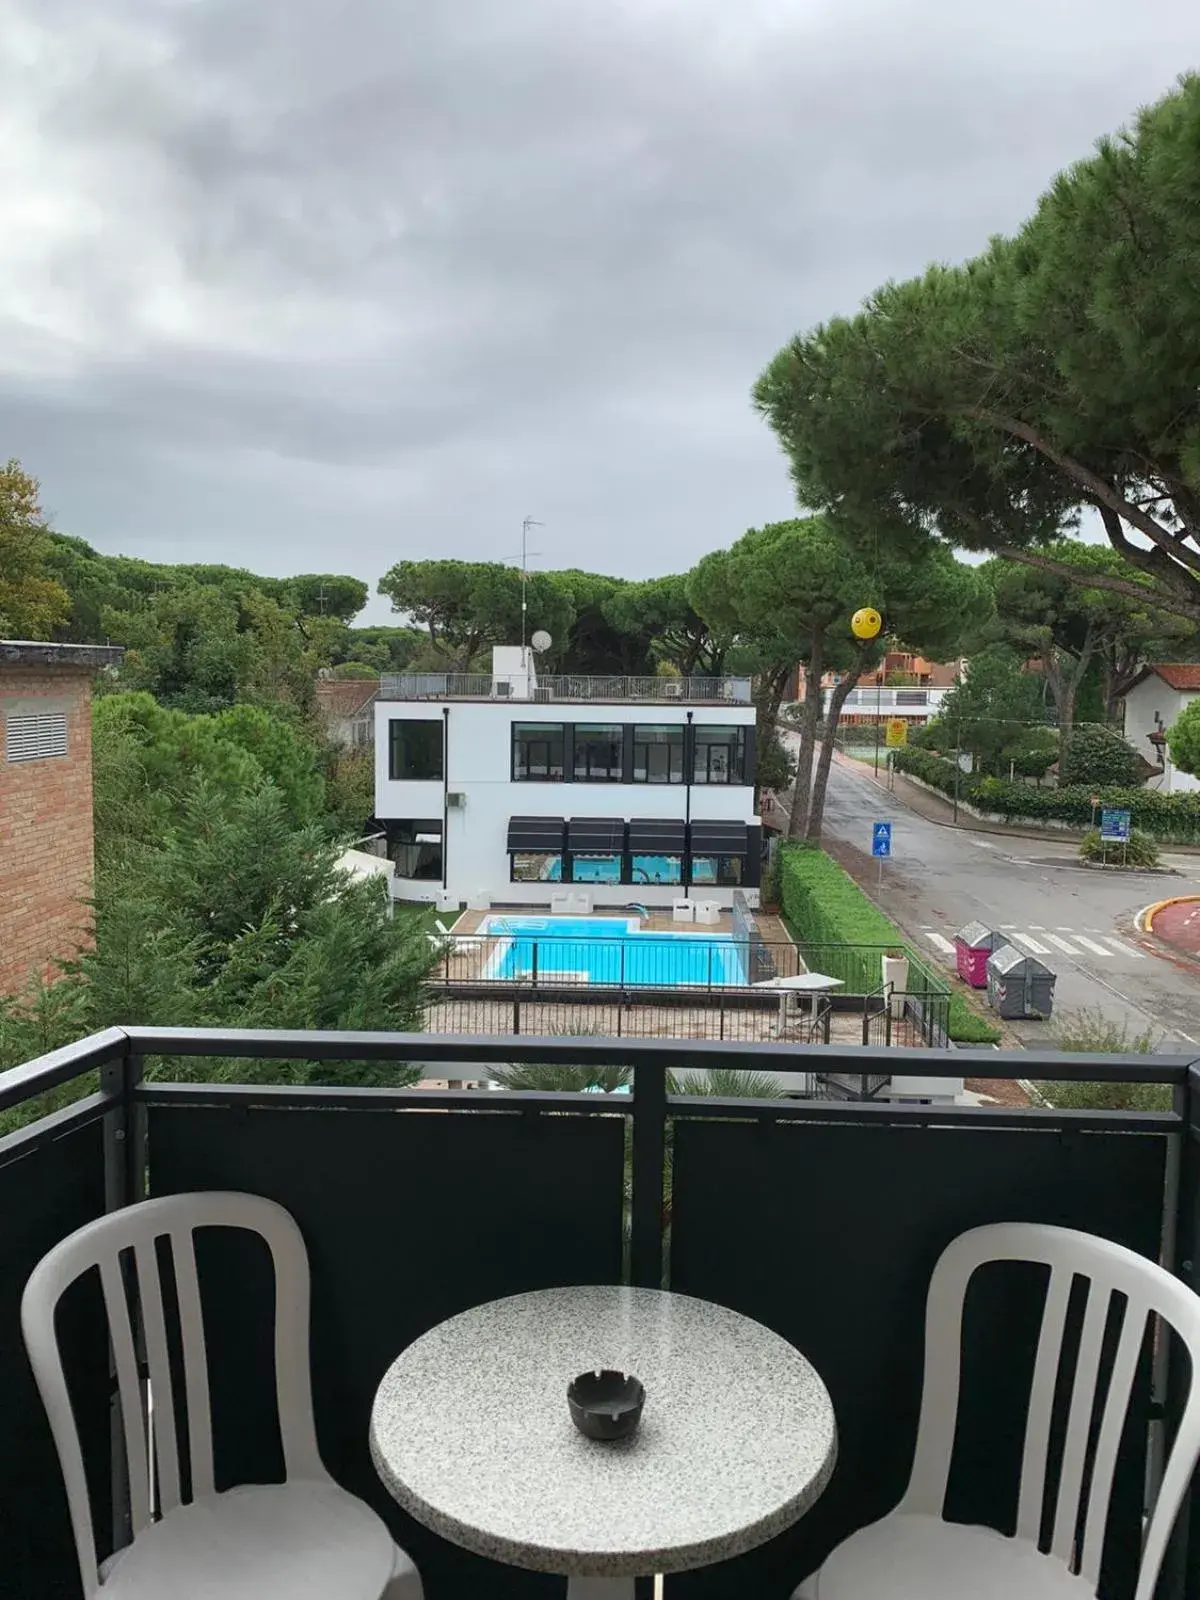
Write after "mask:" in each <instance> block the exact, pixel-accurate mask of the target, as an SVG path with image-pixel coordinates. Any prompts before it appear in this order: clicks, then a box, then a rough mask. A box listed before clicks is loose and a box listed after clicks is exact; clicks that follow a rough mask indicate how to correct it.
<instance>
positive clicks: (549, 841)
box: [508, 817, 566, 855]
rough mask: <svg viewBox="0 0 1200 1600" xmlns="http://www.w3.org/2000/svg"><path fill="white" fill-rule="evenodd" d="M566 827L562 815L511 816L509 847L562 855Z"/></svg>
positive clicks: (509, 822)
mask: <svg viewBox="0 0 1200 1600" xmlns="http://www.w3.org/2000/svg"><path fill="white" fill-rule="evenodd" d="M565 828H566V823H565V822H564V821H563V819H562V818H561V817H510V818H509V821H508V848H509V849H510V850H521V851H531V852H542V853H549V854H551V855H561V854H562V847H563V830H564V829H565Z"/></svg>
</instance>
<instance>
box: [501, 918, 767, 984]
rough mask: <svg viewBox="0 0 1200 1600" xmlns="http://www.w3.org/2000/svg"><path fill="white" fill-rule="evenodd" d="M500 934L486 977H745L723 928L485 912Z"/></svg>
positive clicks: (652, 980)
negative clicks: (669, 929)
mask: <svg viewBox="0 0 1200 1600" xmlns="http://www.w3.org/2000/svg"><path fill="white" fill-rule="evenodd" d="M480 931H481V932H482V933H486V934H489V935H492V936H497V935H498V936H499V942H498V945H497V949H496V953H495V955H494V957H493V958H492V962H491V963H490V966H489V970H488V976H489V977H491V978H530V977H532V976H533V973H534V970H535V963H536V971H537V975H538V977H539V978H548V979H551V980H553V981H556V982H559V983H568V982H570V981H571V980H572V979H575V981H577V982H579V983H615V984H621V983H637V984H664V985H679V986H681V987H683V986H687V985H692V984H702V985H704V986H705V987H707V986H708V985H710V984H712V985H714V986H716V985H726V984H742V983H745V982H746V969H745V961H744V954H743V947H742V946H741V945H740V944H738V943H736V942H735V941H734V940H733V939H732V938H731V937H730V935H729V934H727V933H643V932H642V930H641V928H640V927H639V926H638V923H637V921H636V919H631V918H628V917H519V916H518V917H506V916H490V917H488V919H487V921H486V922H485V923H484V925H483V927H482V928H481V930H480Z"/></svg>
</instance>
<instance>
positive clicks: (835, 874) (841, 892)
mask: <svg viewBox="0 0 1200 1600" xmlns="http://www.w3.org/2000/svg"><path fill="white" fill-rule="evenodd" d="M779 854H780V858H781V861H782V871H781V885H782V906H783V915H784V919H785V921H786V922H787V924H788V927H789V928H790V929H791V931H792V934H793V936H794V937H795V938H796V940H797V941H798V942H799V943H800V944H819V945H828V946H836V945H864V944H865V945H873V946H876V947H880V948H879V949H877V950H871V951H860V950H847V951H846V952H845V956H844V959H843V961H842V962H840V963H839V966H840V967H841V968H842V969H843V970H839V971H838V972H836V973H833V974H831V976H833V977H842V978H844V980H845V984H846V990H847V992H848V993H850V994H855V993H858V994H870V993H871V992H872V990H874V989H876V988H878V986H879V982H880V978H881V970H880V965H879V956H880V954H882V949H883V948H894V949H900V950H902V951H903V953H904V954H905V955H907V956H908V959H909V963H910V970H912V968H914V967H915V969H916V970H917V971H918V972H919V973H921V974H923V975H924V976H923V978H922V981H923V982H924V983H925V984H926V985H928V987H929V988H930V989H937V990H940V991H941V992H942V993H946V992H947V991H949V994H950V1016H949V1022H948V1025H947V1026H948V1031H949V1034H950V1037H951V1039H954V1040H955V1041H957V1042H959V1043H963V1044H995V1043H996V1042H997V1041H998V1040H999V1038H1000V1031H999V1029H998V1028H995V1027H993V1026H992V1024H991V1023H989V1022H988V1021H987V1020H986V1019H985V1018H983V1017H980V1016H979V1015H978V1014H977V1013H976V1012H975V1011H973V1010H972V1009H971V1007H970V1005H969V1004H968V1003H967V1000H966V996H965V995H964V994H963V992H962V991H961V990H958V989H955V988H952V987H951V985H950V984H949V983H948V982H946V981H945V980H944V979H942V978H940V977H936V976H934V974H932V973H930V972H929V969H928V968H927V967H926V965H925V963H924V962H923V961H922V960H921V959H920V957H918V956H917V955H916V954H915V953H914V952H913V951H912V950H911V949H910V948H909V947H908V946H907V945H905V943H904V940H903V938H902V936H901V934H900V931H899V929H898V928H897V927H896V926H895V924H894V923H892V922H891V921H890V920H889V919H888V918H887V917H885V916H884V914H883V912H882V911H880V910H879V908H878V906H876V905H874V904H872V902H871V901H870V900H868V899H867V897H866V895H865V894H864V893H863V892H862V890H861V889H860V888H859V887H858V885H857V884H856V883H855V882H854V880H853V878H851V877H850V875H849V874H848V873H846V872H844V871H843V870H842V868H841V867H839V866H838V864H837V862H836V861H834V860H832V859H831V858H830V857H829V856H827V855H826V854H825V852H824V851H823V850H815V849H813V848H811V847H809V846H806V845H795V844H791V845H783V846H781V848H780V852H779ZM830 953H832V952H830ZM824 958H825V953H824V952H823V953H822V959H824Z"/></svg>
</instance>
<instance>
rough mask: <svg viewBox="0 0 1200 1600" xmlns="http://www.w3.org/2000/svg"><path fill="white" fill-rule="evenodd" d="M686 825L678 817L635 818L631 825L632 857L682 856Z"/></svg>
mask: <svg viewBox="0 0 1200 1600" xmlns="http://www.w3.org/2000/svg"><path fill="white" fill-rule="evenodd" d="M685 832H686V824H685V823H684V821H683V819H682V818H676V817H634V819H633V821H632V822H631V823H630V824H629V853H630V855H661V856H681V855H682V854H683V851H684V834H685Z"/></svg>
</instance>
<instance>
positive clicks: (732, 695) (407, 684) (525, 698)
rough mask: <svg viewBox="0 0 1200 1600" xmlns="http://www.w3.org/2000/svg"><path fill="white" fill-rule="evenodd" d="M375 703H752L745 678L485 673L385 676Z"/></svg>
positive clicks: (749, 688) (417, 673) (747, 681)
mask: <svg viewBox="0 0 1200 1600" xmlns="http://www.w3.org/2000/svg"><path fill="white" fill-rule="evenodd" d="M379 698H380V699H381V700H515V701H518V702H522V703H525V702H539V701H547V700H555V701H577V700H584V701H587V700H602V701H610V702H612V703H613V704H618V705H631V704H639V703H642V702H652V703H655V704H663V705H670V704H672V703H673V702H674V701H686V702H687V703H689V704H691V705H697V704H702V705H742V706H748V705H751V704H752V703H753V696H752V693H751V682H750V679H749V678H698V677H691V678H657V677H655V678H627V677H591V676H566V677H556V678H541V677H539V678H538V680H537V683H536V684H535V685H530V686H529V687H528V688H526V685H525V681H524V680H523V679H522V678H520V677H517V678H516V679H510V678H504V677H499V678H497V677H494V676H493V675H492V674H491V673H490V672H415V673H385V674H384V676H383V677H382V679H381V680H380V687H379Z"/></svg>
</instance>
